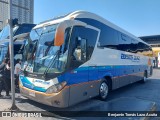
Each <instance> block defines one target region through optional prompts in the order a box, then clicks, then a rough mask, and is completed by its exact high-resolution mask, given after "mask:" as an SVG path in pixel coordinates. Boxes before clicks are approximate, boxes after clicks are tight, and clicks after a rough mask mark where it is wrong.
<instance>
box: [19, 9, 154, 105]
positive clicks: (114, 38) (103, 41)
mask: <svg viewBox="0 0 160 120" xmlns="http://www.w3.org/2000/svg"><path fill="white" fill-rule="evenodd" d="M25 49H26V51H28V50H29V51H30V52H26V55H25V56H26V58H27V61H24V62H26V64H25V65H26V66H25V68H24V74H22V75H21V76H20V78H19V79H20V92H21V94H22V95H23V96H25V97H27V98H29V99H32V100H35V101H37V102H40V103H43V104H47V105H50V106H54V107H68V106H71V105H74V104H76V103H79V102H81V101H84V100H86V99H89V98H92V97H95V96H99V97H100V98H101V99H102V100H105V99H106V98H107V95H108V92H109V91H110V90H114V89H117V88H120V87H122V86H125V85H128V84H130V83H134V82H137V81H142V82H145V81H146V78H147V77H149V76H150V75H151V73H152V72H151V71H152V66H151V65H152V64H151V60H152V58H151V57H148V56H146V55H148V54H152V49H151V47H150V46H149V45H148V44H147V43H145V42H144V41H142V40H141V39H139V38H137V37H135V36H134V35H132V34H130V33H128V32H126V31H124V30H123V29H121V28H119V27H118V26H116V25H114V24H112V23H110V22H109V21H107V20H105V19H103V18H102V17H100V16H98V15H95V14H93V13H90V12H85V11H76V12H73V13H70V14H68V15H65V16H61V17H58V18H55V19H52V20H49V21H45V22H43V23H40V24H38V25H37V26H36V27H34V28H33V29H32V31H31V33H30V39H29V40H28V42H27V44H26V48H25Z"/></svg>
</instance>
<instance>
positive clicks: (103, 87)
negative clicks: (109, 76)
mask: <svg viewBox="0 0 160 120" xmlns="http://www.w3.org/2000/svg"><path fill="white" fill-rule="evenodd" d="M108 92H109V86H108V84H107V82H106V81H102V83H101V84H100V87H99V97H100V99H101V100H103V101H104V100H106V98H107V96H108Z"/></svg>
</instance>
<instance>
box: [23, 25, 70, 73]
mask: <svg viewBox="0 0 160 120" xmlns="http://www.w3.org/2000/svg"><path fill="white" fill-rule="evenodd" d="M57 25H58V24H55V25H51V26H45V27H43V28H38V29H35V30H32V32H31V33H30V40H29V41H28V42H26V45H25V51H26V52H25V53H26V55H25V56H24V57H26V58H28V60H27V62H28V63H27V68H26V71H28V72H34V73H39V74H44V73H45V72H47V73H61V72H63V71H64V69H65V65H66V61H67V54H68V52H65V53H62V52H60V50H61V49H62V46H61V47H59V46H54V38H55V32H56V28H57ZM27 49H28V51H27ZM30 51H31V52H30Z"/></svg>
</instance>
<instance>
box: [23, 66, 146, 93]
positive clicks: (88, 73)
mask: <svg viewBox="0 0 160 120" xmlns="http://www.w3.org/2000/svg"><path fill="white" fill-rule="evenodd" d="M147 67H148V66H147V65H119V66H96V67H93V66H88V67H79V68H76V69H75V70H73V71H72V72H67V73H64V74H63V75H60V76H59V77H57V78H58V82H59V83H61V82H62V81H64V80H65V81H67V85H73V84H79V83H83V82H88V81H94V80H100V79H101V78H104V77H105V76H111V77H120V76H124V75H129V74H133V73H140V72H144V70H146V69H147ZM133 70H134V72H133ZM124 71H125V72H124ZM20 79H21V81H22V83H23V86H24V87H27V88H29V89H32V90H36V91H40V92H46V89H44V88H42V87H37V86H33V84H32V83H31V82H30V81H29V80H28V79H27V78H26V77H21V78H20Z"/></svg>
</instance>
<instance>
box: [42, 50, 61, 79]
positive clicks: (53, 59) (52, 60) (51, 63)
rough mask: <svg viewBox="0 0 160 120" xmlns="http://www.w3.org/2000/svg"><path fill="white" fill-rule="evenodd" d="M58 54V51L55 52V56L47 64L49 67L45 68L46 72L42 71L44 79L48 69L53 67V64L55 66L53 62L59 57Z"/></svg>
mask: <svg viewBox="0 0 160 120" xmlns="http://www.w3.org/2000/svg"><path fill="white" fill-rule="evenodd" d="M59 53H60V50H58V51H57V52H56V54H55V57H53V58H52V59H51V61H50V62H49V66H48V67H47V68H46V70H45V71H44V75H43V76H44V78H45V77H46V75H47V73H48V70H49V69H50V67H51V66H52V65H53V64H55V60H56V58H57V57H58V56H59Z"/></svg>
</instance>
